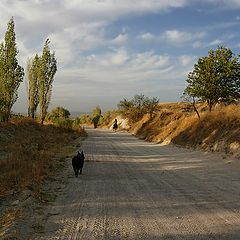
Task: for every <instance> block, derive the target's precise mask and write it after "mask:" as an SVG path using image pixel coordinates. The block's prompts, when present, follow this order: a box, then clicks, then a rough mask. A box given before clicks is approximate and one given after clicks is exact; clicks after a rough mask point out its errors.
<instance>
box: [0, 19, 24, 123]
mask: <svg viewBox="0 0 240 240" xmlns="http://www.w3.org/2000/svg"><path fill="white" fill-rule="evenodd" d="M17 54H18V50H17V45H16V34H15V24H14V20H13V18H11V19H10V21H9V22H8V26H7V31H6V33H5V37H4V42H3V43H1V46H0V68H1V70H0V91H1V96H0V106H1V114H2V115H3V116H4V120H6V121H8V119H9V117H10V113H11V109H12V106H13V104H14V103H15V102H16V100H17V98H18V94H17V90H18V88H19V85H20V83H21V82H22V81H23V77H24V70H23V68H22V67H21V66H20V65H19V64H18V60H17Z"/></svg>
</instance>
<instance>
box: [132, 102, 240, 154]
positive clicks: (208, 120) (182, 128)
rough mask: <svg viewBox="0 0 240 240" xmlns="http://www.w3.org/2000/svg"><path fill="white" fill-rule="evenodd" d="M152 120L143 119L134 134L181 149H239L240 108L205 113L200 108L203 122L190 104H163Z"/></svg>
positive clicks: (204, 108) (201, 105)
mask: <svg viewBox="0 0 240 240" xmlns="http://www.w3.org/2000/svg"><path fill="white" fill-rule="evenodd" d="M160 106H161V110H160V111H159V113H157V114H156V116H155V117H154V118H153V119H151V120H150V119H149V117H148V116H144V118H143V119H141V120H140V121H139V122H137V123H136V124H135V125H134V126H132V128H131V131H132V132H133V133H135V134H136V135H138V136H139V137H140V138H143V139H146V140H148V141H154V142H159V143H162V142H163V143H166V144H167V143H170V142H173V143H175V144H178V145H182V146H190V147H200V148H203V149H206V150H212V151H221V152H225V153H234V152H237V151H239V149H240V106H228V107H222V108H219V109H216V110H214V111H213V112H208V111H206V109H207V108H206V106H205V105H203V104H199V105H198V109H199V110H200V115H201V119H200V120H199V119H198V118H197V116H196V113H195V112H194V110H193V108H192V106H191V105H189V104H187V103H168V104H161V105H160Z"/></svg>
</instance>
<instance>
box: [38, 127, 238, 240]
mask: <svg viewBox="0 0 240 240" xmlns="http://www.w3.org/2000/svg"><path fill="white" fill-rule="evenodd" d="M88 134H89V136H88V138H87V140H86V141H85V142H84V145H83V150H84V151H85V154H86V159H87V161H86V163H85V168H84V171H83V175H81V176H79V177H78V178H75V177H74V174H73V171H72V169H71V165H70V164H71V163H70V162H69V170H68V171H69V172H68V177H69V176H71V177H70V179H69V183H68V184H67V186H66V188H65V190H64V192H63V194H62V195H61V196H59V197H58V198H57V200H56V202H55V203H54V204H53V206H52V207H51V209H50V210H49V218H48V220H47V223H46V225H45V228H44V233H43V234H41V235H38V236H37V237H35V238H34V239H44V240H45V239H83V240H88V239H106V240H108V239H114V240H117V239H121V240H122V239H131V240H140V239H184V240H186V239H192V240H198V239H204V240H205V239H217V240H221V239H236V240H237V239H240V167H239V163H237V162H231V163H229V162H227V160H224V159H222V158H220V157H218V156H217V155H209V154H203V153H200V152H194V151H189V150H185V149H179V148H176V147H172V146H159V145H157V144H151V143H146V142H144V141H141V140H138V139H136V138H134V137H133V136H131V135H129V134H127V133H113V132H110V131H107V130H93V129H89V130H88Z"/></svg>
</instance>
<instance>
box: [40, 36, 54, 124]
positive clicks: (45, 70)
mask: <svg viewBox="0 0 240 240" xmlns="http://www.w3.org/2000/svg"><path fill="white" fill-rule="evenodd" d="M49 44H50V41H49V39H47V40H46V41H45V44H44V47H43V53H42V56H41V60H40V69H39V107H40V120H41V123H43V122H44V120H45V117H46V114H47V109H48V106H49V103H50V100H51V94H52V83H53V80H54V76H55V74H56V72H57V60H56V58H55V53H54V52H53V53H51V52H50V47H49Z"/></svg>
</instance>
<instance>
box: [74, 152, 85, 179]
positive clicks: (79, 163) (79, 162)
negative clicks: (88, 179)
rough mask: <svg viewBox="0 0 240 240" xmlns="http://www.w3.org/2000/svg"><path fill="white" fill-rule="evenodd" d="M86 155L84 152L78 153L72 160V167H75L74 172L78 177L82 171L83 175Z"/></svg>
mask: <svg viewBox="0 0 240 240" xmlns="http://www.w3.org/2000/svg"><path fill="white" fill-rule="evenodd" d="M84 158H85V156H84V153H83V151H82V152H81V153H79V152H78V153H77V156H74V157H73V159H72V166H73V170H74V172H75V176H76V177H77V176H78V173H79V170H80V174H82V169H83V164H84Z"/></svg>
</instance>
